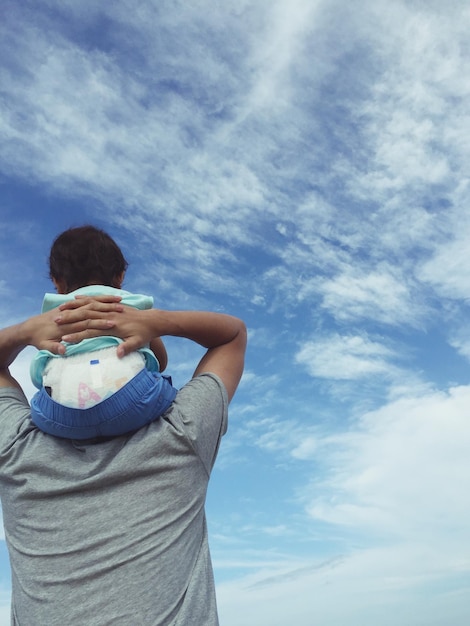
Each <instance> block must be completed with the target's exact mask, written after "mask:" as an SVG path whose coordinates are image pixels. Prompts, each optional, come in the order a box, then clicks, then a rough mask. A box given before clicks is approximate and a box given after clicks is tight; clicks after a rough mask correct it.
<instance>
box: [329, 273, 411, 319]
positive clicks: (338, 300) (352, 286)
mask: <svg viewBox="0 0 470 626" xmlns="http://www.w3.org/2000/svg"><path fill="white" fill-rule="evenodd" d="M320 290H321V292H322V293H323V302H322V306H323V307H324V308H325V309H327V310H328V311H330V312H331V314H332V315H333V316H334V317H335V318H337V319H339V320H355V319H364V318H366V319H370V320H373V321H376V322H384V323H388V324H399V323H401V324H403V323H406V324H411V325H412V324H414V323H415V322H416V318H417V317H419V314H420V307H419V306H418V305H415V304H414V303H413V302H412V295H411V293H410V286H409V284H407V282H406V279H405V277H404V276H403V275H401V274H400V272H399V271H398V272H397V271H392V269H391V268H387V267H383V268H378V270H377V271H372V272H370V273H368V274H363V273H360V272H354V270H353V269H352V268H351V269H349V270H347V271H346V272H344V273H342V274H339V275H337V276H335V277H334V278H332V279H331V280H326V281H324V282H323V284H322V285H321V287H320Z"/></svg>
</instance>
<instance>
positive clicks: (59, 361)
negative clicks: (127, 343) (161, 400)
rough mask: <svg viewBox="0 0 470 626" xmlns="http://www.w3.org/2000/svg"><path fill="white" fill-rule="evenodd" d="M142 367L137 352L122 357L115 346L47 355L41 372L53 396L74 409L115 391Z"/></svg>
mask: <svg viewBox="0 0 470 626" xmlns="http://www.w3.org/2000/svg"><path fill="white" fill-rule="evenodd" d="M144 367H145V358H144V356H143V355H142V354H141V353H140V352H131V353H130V354H127V355H126V356H124V357H122V358H118V356H117V347H116V346H112V347H110V348H103V349H102V350H95V351H94V352H84V353H82V354H74V355H73V356H69V357H62V358H51V359H50V361H49V362H48V363H47V365H46V367H45V369H44V374H43V385H44V387H49V388H50V394H51V397H52V399H53V400H55V401H56V402H58V403H59V404H62V405H64V406H68V407H72V408H75V409H88V408H89V407H92V406H95V404H98V402H102V401H103V400H105V399H106V398H109V396H111V395H113V393H116V391H118V390H119V389H120V388H121V387H122V386H123V385H125V384H126V383H127V382H129V380H131V378H134V376H135V375H136V374H138V373H139V372H140V371H141V370H142V369H144Z"/></svg>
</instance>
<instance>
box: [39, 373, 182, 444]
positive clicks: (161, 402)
mask: <svg viewBox="0 0 470 626" xmlns="http://www.w3.org/2000/svg"><path fill="white" fill-rule="evenodd" d="M176 394H177V390H176V389H175V388H174V387H173V386H172V385H171V382H170V380H169V379H168V377H166V376H162V375H161V374H159V373H155V372H149V371H148V370H147V369H145V368H144V369H143V370H141V371H140V372H139V373H138V374H137V375H136V376H134V378H132V379H131V380H130V381H129V382H127V383H126V384H125V385H124V386H123V387H121V389H119V390H118V391H116V393H114V394H113V395H112V396H110V397H109V398H106V400H103V401H102V402H99V403H98V404H95V406H92V407H90V408H88V409H74V408H71V407H66V406H63V405H62V404H58V403H57V402H55V401H54V400H53V399H52V398H51V397H50V395H49V394H48V393H47V391H46V390H45V389H44V388H42V389H41V390H40V391H38V392H37V393H36V394H35V395H34V396H33V398H32V400H31V419H32V421H33V423H34V424H35V425H36V426H37V427H38V428H40V429H41V430H42V431H44V432H45V433H48V434H49V435H54V436H55V437H62V438H64V439H94V438H96V437H116V436H119V435H124V434H126V433H129V432H131V431H133V430H138V429H139V428H142V426H145V425H146V424H149V423H150V422H153V421H154V420H156V419H158V418H159V417H160V416H161V415H162V414H163V413H164V412H165V411H166V410H167V409H168V407H169V406H170V405H171V403H172V402H173V400H174V399H175V397H176Z"/></svg>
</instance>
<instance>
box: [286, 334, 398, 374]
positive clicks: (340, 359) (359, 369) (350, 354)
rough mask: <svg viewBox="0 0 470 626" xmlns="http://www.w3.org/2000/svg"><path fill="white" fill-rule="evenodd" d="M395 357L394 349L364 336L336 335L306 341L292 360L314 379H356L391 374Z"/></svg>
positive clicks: (393, 369)
mask: <svg viewBox="0 0 470 626" xmlns="http://www.w3.org/2000/svg"><path fill="white" fill-rule="evenodd" d="M395 356H396V355H395V353H394V352H393V350H391V349H390V348H388V347H387V346H385V345H384V344H382V343H380V342H378V341H373V340H371V339H369V338H368V337H367V336H361V335H338V334H335V335H331V336H327V337H323V338H321V339H316V340H310V341H307V342H306V343H305V345H304V346H302V348H300V350H299V351H298V352H297V354H296V357H295V360H296V362H297V363H299V364H301V365H303V366H305V367H306V369H307V370H308V372H309V373H310V375H311V376H313V377H316V378H331V379H336V380H356V379H360V378H363V377H365V376H376V375H381V376H385V377H388V376H390V375H391V374H392V373H393V372H394V371H395V366H393V365H392V364H391V360H392V359H393V358H394V357H395Z"/></svg>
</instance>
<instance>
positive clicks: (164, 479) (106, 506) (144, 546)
mask: <svg viewBox="0 0 470 626" xmlns="http://www.w3.org/2000/svg"><path fill="white" fill-rule="evenodd" d="M226 428H227V395H226V391H225V388H224V387H223V385H222V383H221V381H220V380H219V379H218V378H217V377H215V376H213V375H211V374H204V375H202V376H199V377H197V378H195V379H193V380H192V381H190V382H189V383H188V384H187V385H185V387H183V389H181V390H180V391H179V393H178V395H177V397H176V399H175V401H174V403H173V405H172V406H171V407H170V409H169V410H168V411H167V412H166V413H165V414H164V416H163V417H162V418H160V419H159V420H157V421H156V422H152V423H151V424H149V425H148V426H146V427H144V428H142V429H141V430H139V431H137V432H136V433H134V434H133V435H127V436H122V437H116V438H114V439H111V440H108V441H104V442H98V443H97V442H77V441H75V442H74V441H70V440H64V439H56V438H54V437H51V436H49V435H46V434H44V433H42V432H41V431H39V430H38V429H36V427H35V426H34V425H33V424H32V423H31V421H30V418H29V407H28V404H27V402H26V400H25V398H24V396H23V395H22V394H21V393H20V392H19V391H17V390H15V389H0V495H1V499H2V505H3V516H4V525H5V534H6V539H7V544H8V548H9V552H10V562H11V568H12V588H13V590H12V624H15V625H19V626H64V624H67V626H141V625H142V626H144V625H145V626H147V625H149V626H157V625H158V626H167V625H168V626H169V625H170V624H171V625H172V626H216V625H217V624H218V620H217V610H216V604H215V591H214V582H213V574H212V566H211V561H210V555H209V547H208V541H207V529H206V520H205V513H204V503H205V496H206V488H207V484H208V480H209V474H210V471H211V469H212V466H213V463H214V461H215V457H216V455H217V450H218V446H219V443H220V438H221V436H222V435H223V434H224V432H225V430H226Z"/></svg>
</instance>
